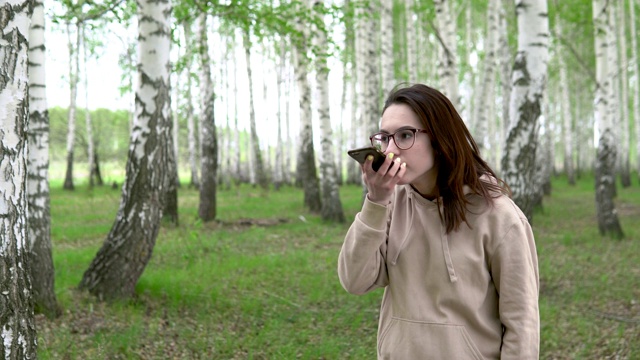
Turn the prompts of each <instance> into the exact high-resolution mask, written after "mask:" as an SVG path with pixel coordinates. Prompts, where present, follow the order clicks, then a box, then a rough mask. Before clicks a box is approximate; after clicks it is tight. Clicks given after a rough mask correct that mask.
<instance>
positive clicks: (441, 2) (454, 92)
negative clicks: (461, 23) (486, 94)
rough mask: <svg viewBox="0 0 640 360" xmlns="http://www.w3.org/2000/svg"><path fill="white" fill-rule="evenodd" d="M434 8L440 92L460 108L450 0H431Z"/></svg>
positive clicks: (453, 21)
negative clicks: (438, 55)
mask: <svg viewBox="0 0 640 360" xmlns="http://www.w3.org/2000/svg"><path fill="white" fill-rule="evenodd" d="M433 3H434V5H435V8H436V24H437V26H438V32H439V34H440V45H441V46H442V50H443V51H442V55H441V56H440V59H439V63H440V66H439V76H440V82H441V83H442V90H443V91H442V92H443V93H444V94H445V95H446V96H447V97H448V98H449V100H451V103H453V106H454V107H455V108H456V109H460V97H459V95H458V93H459V91H458V59H457V45H458V40H457V39H456V21H455V19H454V18H453V16H452V15H453V14H452V11H451V0H433Z"/></svg>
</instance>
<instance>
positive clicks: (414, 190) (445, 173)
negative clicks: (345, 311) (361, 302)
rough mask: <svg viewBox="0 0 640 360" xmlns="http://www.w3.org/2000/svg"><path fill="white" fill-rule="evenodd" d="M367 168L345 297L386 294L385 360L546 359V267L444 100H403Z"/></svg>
mask: <svg viewBox="0 0 640 360" xmlns="http://www.w3.org/2000/svg"><path fill="white" fill-rule="evenodd" d="M371 143H372V145H373V146H375V147H378V148H379V149H380V150H382V151H383V152H384V153H385V154H386V159H385V162H384V163H383V164H382V165H381V166H380V168H379V169H378V171H377V172H376V171H374V170H373V169H372V167H371V159H368V160H367V161H366V162H365V163H364V164H363V165H362V179H363V181H364V183H365V185H366V187H367V189H368V194H367V196H366V199H365V200H364V204H363V207H362V210H361V211H360V212H359V213H358V214H357V215H356V217H355V220H354V222H353V224H352V225H351V227H350V228H349V231H348V233H347V235H346V237H345V240H344V244H343V246H342V250H341V251H340V256H339V260H338V275H339V277H340V282H341V284H342V286H343V287H344V288H345V289H346V290H347V291H348V292H350V293H353V294H364V293H367V292H369V291H371V290H373V289H376V288H384V295H383V298H382V305H381V309H380V321H379V327H378V358H379V359H411V360H414V359H518V360H524V359H537V358H538V352H539V334H540V324H539V313H538V283H539V281H538V259H537V255H536V247H535V242H534V238H533V233H532V231H531V227H530V226H529V223H528V222H527V218H526V217H525V215H524V214H523V213H522V212H521V211H520V209H519V208H518V207H517V206H516V205H515V203H514V202H513V201H512V200H511V199H510V198H509V195H510V190H509V188H508V186H507V185H506V184H505V183H504V182H503V181H502V180H501V179H499V178H498V177H497V176H496V174H495V173H494V172H493V170H491V168H490V167H489V165H487V163H486V162H485V161H484V160H482V158H481V157H480V154H479V152H478V147H477V145H476V143H475V141H474V140H473V138H472V137H471V134H470V133H469V131H468V130H467V128H466V126H465V125H464V122H463V121H462V119H461V118H460V115H458V113H457V112H456V110H455V109H454V107H453V105H452V104H451V102H450V101H449V99H447V98H446V97H445V96H444V95H443V94H442V93H440V92H439V91H437V90H435V89H432V88H430V87H428V86H425V85H421V84H416V85H413V86H410V87H404V88H399V89H396V90H395V91H394V92H392V93H391V95H390V96H389V98H388V99H387V101H386V103H385V105H384V109H383V112H382V120H381V126H380V132H379V133H377V134H374V135H372V136H371Z"/></svg>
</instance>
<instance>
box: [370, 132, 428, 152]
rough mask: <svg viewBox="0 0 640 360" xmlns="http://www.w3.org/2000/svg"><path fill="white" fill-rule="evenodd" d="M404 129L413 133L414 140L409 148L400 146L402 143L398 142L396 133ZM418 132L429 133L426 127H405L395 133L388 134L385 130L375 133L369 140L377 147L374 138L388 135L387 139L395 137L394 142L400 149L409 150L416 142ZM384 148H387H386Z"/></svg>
mask: <svg viewBox="0 0 640 360" xmlns="http://www.w3.org/2000/svg"><path fill="white" fill-rule="evenodd" d="M402 131H411V132H412V133H413V142H412V143H411V145H409V146H408V147H407V148H402V147H400V145H398V142H397V141H396V134H397V133H399V132H402ZM416 133H425V134H428V132H427V130H424V129H414V128H404V129H400V130H398V131H396V132H394V133H393V134H388V133H385V132H378V133H375V134H373V135H371V136H369V141H370V142H371V146H373V147H375V146H376V144H374V142H373V138H374V137H376V136H386V137H387V139H393V142H394V143H395V144H396V147H398V149H400V150H409V149H411V148H412V147H413V145H414V144H415V143H416ZM387 147H389V141H387ZM381 150H382V149H381ZM384 150H386V149H384ZM384 150H383V151H384Z"/></svg>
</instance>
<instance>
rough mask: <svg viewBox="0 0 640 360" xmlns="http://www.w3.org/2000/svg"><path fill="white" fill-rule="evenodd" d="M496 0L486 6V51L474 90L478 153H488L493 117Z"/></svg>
mask: <svg viewBox="0 0 640 360" xmlns="http://www.w3.org/2000/svg"><path fill="white" fill-rule="evenodd" d="M497 3H498V0H489V5H488V7H487V33H486V34H487V36H486V42H485V46H486V51H485V57H484V61H483V63H482V65H481V66H482V79H481V80H480V84H479V85H480V87H479V91H476V96H477V97H476V101H475V106H474V113H475V116H473V123H474V125H475V127H474V130H475V131H474V138H475V140H476V142H477V144H478V148H479V150H480V154H481V155H482V156H485V155H488V154H485V152H486V151H487V150H488V149H489V148H490V144H489V142H490V139H489V134H490V133H489V126H490V124H489V122H490V121H491V122H493V121H494V120H493V118H491V117H489V115H490V112H491V109H490V107H491V106H492V103H493V102H494V99H495V90H494V84H495V69H496V64H497V60H496V51H497V46H498V25H499V23H498V22H499V18H498V7H497V5H498V4H497Z"/></svg>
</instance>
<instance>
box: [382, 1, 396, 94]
mask: <svg viewBox="0 0 640 360" xmlns="http://www.w3.org/2000/svg"><path fill="white" fill-rule="evenodd" d="M380 38H381V39H393V1H392V0H382V1H381V2H380ZM380 60H381V62H382V65H381V66H382V93H383V94H384V95H385V96H386V95H387V94H389V93H390V92H391V90H393V88H394V86H395V85H396V84H395V82H396V80H395V71H394V64H393V60H394V58H393V41H381V42H380Z"/></svg>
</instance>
